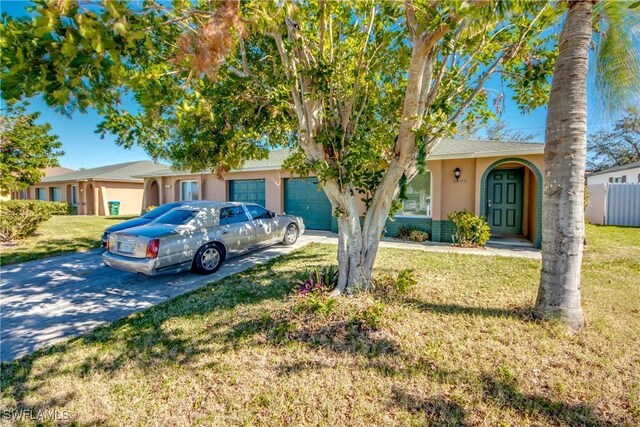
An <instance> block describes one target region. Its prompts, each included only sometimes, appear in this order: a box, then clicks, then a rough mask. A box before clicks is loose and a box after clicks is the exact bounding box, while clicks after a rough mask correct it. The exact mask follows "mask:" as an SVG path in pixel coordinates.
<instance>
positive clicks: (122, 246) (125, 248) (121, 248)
mask: <svg viewBox="0 0 640 427" xmlns="http://www.w3.org/2000/svg"><path fill="white" fill-rule="evenodd" d="M133 249H134V247H133V243H131V242H118V252H124V253H126V254H132V253H133Z"/></svg>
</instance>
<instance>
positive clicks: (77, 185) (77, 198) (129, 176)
mask: <svg viewBox="0 0 640 427" xmlns="http://www.w3.org/2000/svg"><path fill="white" fill-rule="evenodd" d="M163 167H165V166H164V165H161V164H158V163H154V162H150V161H140V162H128V163H120V164H116V165H108V166H101V167H97V168H91V169H84V170H79V171H71V172H66V173H59V174H55V173H54V174H49V175H48V176H46V177H45V178H43V179H42V181H40V182H39V183H38V184H36V185H33V186H31V187H29V188H28V189H27V190H25V191H24V192H20V193H17V194H14V198H21V199H30V200H47V201H60V202H69V203H71V204H73V205H75V206H77V207H78V215H107V214H108V212H109V207H108V203H109V202H110V201H118V202H120V214H124V215H132V214H135V215H139V214H140V213H141V212H142V210H143V207H144V206H143V203H142V200H143V193H144V190H143V188H144V180H143V179H141V178H139V177H135V176H134V175H137V174H140V173H146V172H148V171H153V170H157V169H159V168H163Z"/></svg>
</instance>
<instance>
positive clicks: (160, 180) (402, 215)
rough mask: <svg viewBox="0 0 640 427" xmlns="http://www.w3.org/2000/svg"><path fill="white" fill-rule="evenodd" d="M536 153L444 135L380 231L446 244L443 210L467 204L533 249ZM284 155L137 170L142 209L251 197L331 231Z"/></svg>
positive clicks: (320, 204) (539, 162)
mask: <svg viewBox="0 0 640 427" xmlns="http://www.w3.org/2000/svg"><path fill="white" fill-rule="evenodd" d="M543 151H544V145H543V144H536V143H524V142H502V141H464V140H443V141H442V142H441V143H440V144H438V146H436V148H435V149H434V151H433V153H432V154H431V156H430V157H429V160H428V161H427V171H426V173H425V174H422V175H418V176H416V177H415V178H414V179H413V180H412V181H411V182H410V183H409V184H408V187H407V200H405V201H403V208H404V209H403V210H402V211H401V212H399V213H398V214H396V216H395V218H394V219H393V220H390V221H389V222H388V223H387V227H386V234H387V235H389V236H395V235H397V233H398V229H399V227H400V226H402V225H408V226H414V227H418V228H421V229H423V230H425V231H427V232H428V233H429V235H430V236H431V239H432V240H434V241H451V236H452V234H453V223H452V222H451V221H449V220H448V214H449V213H451V212H453V211H456V210H460V209H463V208H466V209H468V210H470V211H472V212H475V213H476V214H478V215H481V216H486V217H487V220H488V221H489V224H490V226H491V229H492V233H493V234H494V235H495V234H503V235H519V236H524V237H526V238H528V239H529V240H531V241H532V242H533V243H534V245H535V246H536V247H540V245H541V231H540V230H541V219H542V218H541V209H542V203H541V200H542V174H541V171H543V170H544V168H543ZM289 154H290V152H289V151H288V150H274V151H271V152H270V154H269V157H268V158H267V159H265V160H251V161H247V162H245V164H244V166H243V167H242V168H241V169H240V170H234V171H230V172H228V173H226V174H224V176H223V178H222V179H218V178H217V177H216V176H215V175H214V174H212V173H209V172H201V173H188V172H184V171H175V170H173V169H170V168H164V169H159V170H156V171H151V172H149V173H141V174H138V175H137V176H139V177H141V178H144V203H143V206H145V207H146V206H149V205H154V206H156V205H160V204H162V203H167V202H172V201H177V200H203V199H207V200H218V201H227V200H230V201H244V202H255V203H259V204H261V205H264V206H265V207H266V208H267V209H270V210H272V211H275V212H286V213H287V214H292V215H298V216H301V217H302V218H303V219H304V221H305V224H306V226H307V228H308V229H312V230H314V229H315V230H333V231H336V229H337V223H336V221H335V218H334V217H333V215H332V208H331V203H330V202H329V200H328V198H327V197H326V195H325V194H324V192H323V191H321V190H319V189H318V180H317V179H316V178H299V177H296V176H293V175H291V174H290V173H289V172H287V171H284V170H283V169H282V163H283V161H284V160H285V159H286V158H287V157H288V156H289ZM456 171H459V177H458V178H456ZM364 209H365V207H364V203H362V212H363V213H364Z"/></svg>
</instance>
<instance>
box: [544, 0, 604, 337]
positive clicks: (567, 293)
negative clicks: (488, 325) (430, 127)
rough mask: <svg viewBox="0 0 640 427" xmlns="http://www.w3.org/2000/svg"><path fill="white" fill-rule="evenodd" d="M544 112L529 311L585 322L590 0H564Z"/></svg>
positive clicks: (573, 326)
mask: <svg viewBox="0 0 640 427" xmlns="http://www.w3.org/2000/svg"><path fill="white" fill-rule="evenodd" d="M568 3H569V10H568V13H567V17H566V21H565V23H564V27H563V29H562V34H561V35H560V43H559V55H558V60H557V63H556V68H555V71H554V74H553V83H552V86H551V94H550V98H549V106H548V112H547V125H546V132H545V150H544V162H545V175H544V192H543V199H542V268H541V276H540V287H539V290H538V298H537V301H536V306H535V310H534V314H535V316H536V317H538V318H542V319H550V318H556V319H559V320H560V321H561V322H562V323H564V324H565V325H567V326H568V327H569V328H570V329H572V330H578V329H580V328H582V327H583V326H584V315H583V313H582V306H581V301H580V270H581V266H582V251H583V243H584V234H585V230H584V171H585V158H586V146H587V74H588V69H589V46H590V42H591V31H592V23H591V19H592V11H593V2H591V1H569V2H568Z"/></svg>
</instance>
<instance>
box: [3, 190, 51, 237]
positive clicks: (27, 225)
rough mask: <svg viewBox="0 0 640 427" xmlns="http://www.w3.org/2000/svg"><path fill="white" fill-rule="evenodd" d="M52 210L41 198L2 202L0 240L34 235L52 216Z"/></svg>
mask: <svg viewBox="0 0 640 427" xmlns="http://www.w3.org/2000/svg"><path fill="white" fill-rule="evenodd" d="M51 211H52V208H51V206H50V205H48V204H47V203H46V202H42V201H39V200H9V201H6V202H0V241H3V242H7V241H11V240H18V239H24V238H25V237H28V236H32V235H34V234H35V232H36V230H37V229H38V226H40V224H41V223H43V222H45V221H46V220H48V219H49V218H51V215H52V213H51Z"/></svg>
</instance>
